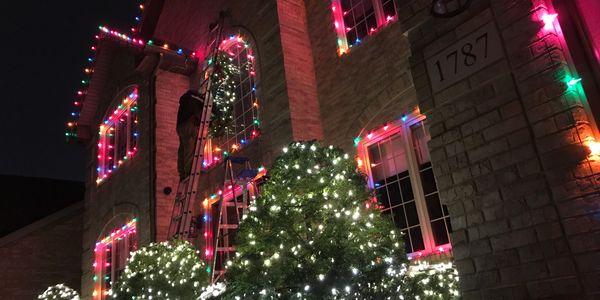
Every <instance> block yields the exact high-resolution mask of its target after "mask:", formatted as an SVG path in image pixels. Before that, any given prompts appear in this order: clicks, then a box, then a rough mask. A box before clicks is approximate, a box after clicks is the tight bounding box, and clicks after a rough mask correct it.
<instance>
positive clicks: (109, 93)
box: [81, 48, 153, 299]
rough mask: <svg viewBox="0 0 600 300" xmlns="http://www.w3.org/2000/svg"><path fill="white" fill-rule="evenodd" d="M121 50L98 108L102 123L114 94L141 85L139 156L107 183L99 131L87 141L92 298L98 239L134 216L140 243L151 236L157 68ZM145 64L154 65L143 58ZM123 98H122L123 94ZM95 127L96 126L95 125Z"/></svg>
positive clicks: (86, 290) (87, 271) (85, 269)
mask: <svg viewBox="0 0 600 300" xmlns="http://www.w3.org/2000/svg"><path fill="white" fill-rule="evenodd" d="M121 51H122V52H123V53H122V54H121V56H119V57H117V58H115V59H114V61H113V62H112V66H111V70H110V76H109V77H108V78H110V79H111V80H109V81H108V82H107V83H106V86H105V87H104V89H103V95H102V98H101V103H100V105H99V109H98V111H97V112H96V118H95V120H96V121H95V123H96V124H100V122H101V121H102V120H103V119H104V115H105V113H106V111H107V110H109V109H112V105H115V103H116V102H115V97H117V96H118V95H119V93H120V92H121V91H122V90H123V88H125V87H127V86H130V85H131V84H137V85H138V93H139V97H138V99H137V101H138V108H139V113H138V120H139V130H138V132H139V140H138V151H137V152H136V154H135V156H133V157H132V158H131V159H129V160H127V161H126V162H125V163H124V164H123V165H122V166H121V167H119V169H117V170H116V171H115V172H113V174H112V175H111V176H110V177H109V178H107V179H106V180H105V181H104V182H102V184H100V185H97V184H96V167H97V158H96V157H97V149H98V147H97V143H98V141H97V137H98V134H97V133H94V134H92V139H91V140H90V141H89V143H88V144H87V149H88V151H87V153H88V155H89V156H88V161H87V171H86V196H85V213H84V222H83V245H82V251H83V253H82V265H81V268H82V277H81V287H82V297H83V299H91V298H92V296H91V294H92V292H93V284H94V283H93V280H92V277H93V276H94V269H93V267H92V264H93V262H94V246H95V244H96V242H97V241H98V240H99V239H101V238H103V237H105V236H106V235H107V234H110V232H112V230H114V229H116V228H118V227H120V226H122V225H124V224H125V223H127V222H128V221H129V220H131V219H132V218H134V217H135V218H137V219H138V222H137V226H138V230H137V240H138V245H140V246H142V245H145V244H148V243H149V242H150V241H151V240H152V239H153V237H152V230H151V224H152V223H153V221H152V220H151V209H152V208H151V206H150V205H151V203H152V201H151V197H152V194H153V191H151V189H152V188H153V180H152V179H151V178H150V174H151V173H150V171H151V169H150V168H151V167H153V164H152V162H151V150H152V149H153V148H151V147H152V146H151V145H150V141H151V135H152V134H153V132H152V129H151V126H150V124H151V122H152V121H153V119H152V117H151V115H150V109H151V105H153V101H152V100H151V95H152V93H151V88H152V80H151V74H149V73H148V72H152V71H153V70H136V69H135V67H136V64H135V56H134V55H133V54H132V53H130V52H129V51H128V50H127V48H122V49H121ZM140 65H141V66H148V65H153V63H151V62H148V61H143V62H142V63H141V64H140ZM119 101H120V99H119ZM93 130H97V127H96V129H93Z"/></svg>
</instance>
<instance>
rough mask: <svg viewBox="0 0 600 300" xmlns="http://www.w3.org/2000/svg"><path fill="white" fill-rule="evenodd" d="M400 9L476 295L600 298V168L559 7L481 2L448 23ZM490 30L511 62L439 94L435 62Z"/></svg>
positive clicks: (444, 191) (407, 5) (422, 8)
mask: <svg viewBox="0 0 600 300" xmlns="http://www.w3.org/2000/svg"><path fill="white" fill-rule="evenodd" d="M398 2H399V3H400V4H401V7H400V12H401V18H400V21H401V26H402V27H403V30H404V31H405V32H407V34H408V37H409V40H410V42H411V49H412V53H413V54H412V57H411V67H412V75H413V78H414V82H415V86H416V88H417V96H418V99H419V105H420V109H421V111H422V112H424V113H425V114H426V115H427V125H428V126H429V128H430V132H431V135H432V140H431V142H430V143H429V147H430V151H431V156H432V162H433V165H434V168H435V169H434V170H435V174H436V179H437V182H438V186H439V189H440V196H441V199H442V201H444V202H445V203H446V204H447V205H448V208H449V211H450V216H451V219H452V227H453V230H454V232H453V233H452V244H453V252H454V259H455V260H456V263H457V266H458V269H459V273H460V276H461V288H462V291H463V295H464V298H465V299H504V298H512V299H530V298H544V297H556V298H563V299H565V298H569V299H582V298H585V297H598V295H599V294H598V293H599V292H600V290H599V288H598V284H597V282H598V279H599V278H600V277H599V276H600V273H599V271H600V266H599V262H600V259H599V258H600V252H599V249H600V244H599V243H598V241H600V238H599V234H600V227H599V226H598V225H599V224H600V221H599V220H598V218H597V214H598V211H599V209H600V202H598V198H599V195H598V192H599V187H598V184H597V181H596V180H597V179H596V178H597V174H598V172H599V171H600V169H598V162H597V161H595V160H593V159H590V157H588V153H589V150H588V149H587V147H585V145H584V143H583V141H584V140H586V139H587V138H589V137H591V136H592V130H591V127H590V122H588V117H587V115H586V113H585V110H584V106H583V104H582V101H581V97H580V96H581V94H579V92H580V91H579V90H578V89H571V88H568V87H567V85H566V84H565V82H566V81H565V80H564V78H565V76H566V75H568V74H569V72H571V70H572V69H571V67H572V66H570V65H569V64H568V63H567V62H568V59H567V57H568V50H567V49H566V48H565V46H564V44H562V42H561V35H560V31H559V30H557V27H553V28H551V29H549V30H546V29H544V28H543V27H544V24H543V22H541V19H540V17H541V16H542V15H543V13H544V12H553V9H552V7H551V6H550V4H549V3H547V2H546V1H529V0H520V1H473V3H472V5H471V6H470V8H469V9H468V10H467V11H466V12H463V13H461V14H459V15H458V16H456V17H453V18H448V19H442V18H432V17H431V16H430V14H429V8H430V7H429V1H406V2H405V1H398ZM489 24H491V25H490V26H491V27H490V28H493V29H492V31H493V30H495V31H497V32H498V34H499V37H500V44H499V49H498V50H500V51H501V57H500V58H499V59H497V60H495V61H493V62H490V63H489V64H487V65H485V66H483V68H482V69H480V70H476V71H474V72H471V73H468V74H465V76H463V77H461V78H458V80H457V81H456V82H455V83H454V84H452V85H450V86H448V87H446V88H443V89H439V90H436V91H434V89H433V88H432V87H433V86H434V85H433V84H432V82H433V81H434V80H435V78H434V77H433V76H437V74H436V73H435V72H431V69H430V71H429V72H428V71H427V68H426V65H427V62H428V61H429V63H431V62H432V61H431V59H433V58H434V57H435V55H437V54H438V53H444V51H446V50H447V49H451V48H452V47H454V46H455V45H457V43H463V42H464V41H465V40H464V38H465V37H468V35H469V34H470V33H471V32H473V31H476V30H478V29H480V28H483V27H485V26H486V25H489ZM459 49H460V48H459ZM467 50H468V49H467ZM432 78H434V79H432ZM594 216H596V217H595V218H594ZM592 295H594V296H592Z"/></svg>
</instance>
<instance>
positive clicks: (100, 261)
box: [92, 219, 137, 299]
mask: <svg viewBox="0 0 600 300" xmlns="http://www.w3.org/2000/svg"><path fill="white" fill-rule="evenodd" d="M136 225H137V223H136V219H132V220H131V221H129V222H128V223H127V224H124V225H123V226H121V227H119V228H116V229H115V230H114V231H112V232H111V233H110V234H109V235H107V236H106V237H104V238H103V239H102V240H100V241H98V242H96V246H95V247H94V264H93V267H94V277H93V280H94V292H93V293H92V296H93V297H94V299H109V298H110V290H111V288H112V287H113V286H114V285H115V283H116V281H117V279H118V278H119V276H121V273H122V272H123V270H125V266H126V265H127V259H128V258H129V255H130V254H131V252H133V251H135V250H136V249H137V241H136V228H137V226H136Z"/></svg>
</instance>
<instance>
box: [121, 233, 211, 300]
mask: <svg viewBox="0 0 600 300" xmlns="http://www.w3.org/2000/svg"><path fill="white" fill-rule="evenodd" d="M205 268H206V266H205V265H204V263H203V262H202V260H201V259H200V258H199V257H198V256H197V255H196V250H195V249H194V248H193V247H192V246H191V244H190V243H188V242H186V241H171V242H162V243H153V244H150V245H149V246H147V247H144V248H141V249H139V250H137V251H135V252H133V253H132V255H131V257H130V258H129V259H128V262H127V266H126V267H125V270H124V271H123V274H121V277H120V278H119V280H118V281H117V283H116V287H115V288H114V289H113V290H111V294H112V296H113V298H114V299H123V300H125V299H126V300H131V299H196V298H197V297H199V296H200V290H201V287H202V286H203V285H205V284H206V283H208V274H207V273H206V271H205Z"/></svg>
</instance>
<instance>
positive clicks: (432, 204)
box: [425, 193, 444, 220]
mask: <svg viewBox="0 0 600 300" xmlns="http://www.w3.org/2000/svg"><path fill="white" fill-rule="evenodd" d="M425 200H426V202H427V211H428V212H429V218H430V219H432V220H435V219H439V218H441V217H443V216H444V214H443V213H442V207H441V205H440V198H439V197H438V194H437V193H435V194H432V195H429V196H427V197H425Z"/></svg>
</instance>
